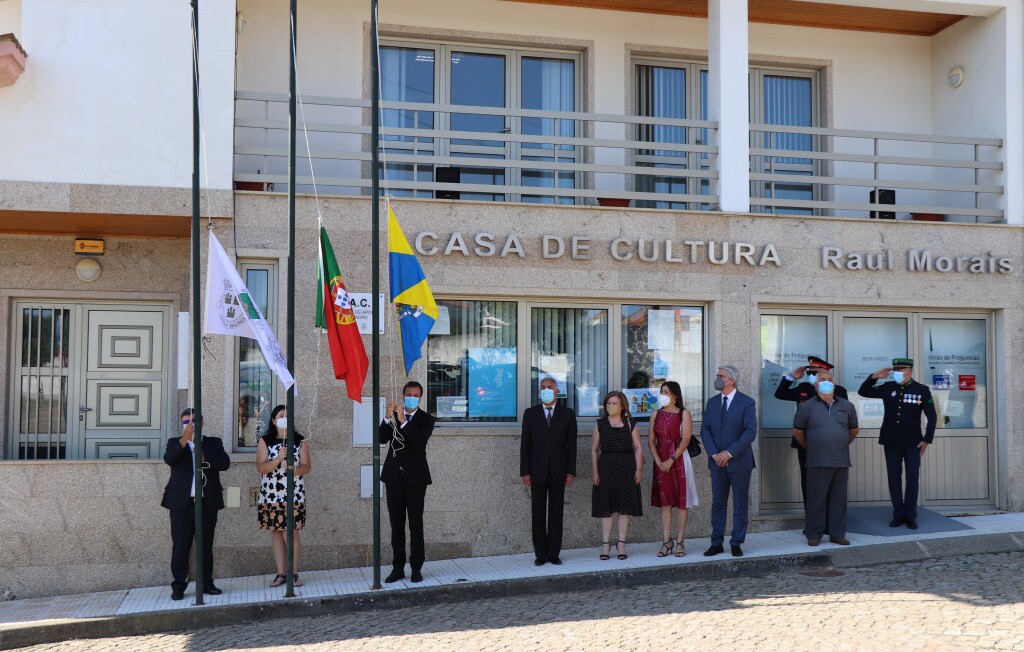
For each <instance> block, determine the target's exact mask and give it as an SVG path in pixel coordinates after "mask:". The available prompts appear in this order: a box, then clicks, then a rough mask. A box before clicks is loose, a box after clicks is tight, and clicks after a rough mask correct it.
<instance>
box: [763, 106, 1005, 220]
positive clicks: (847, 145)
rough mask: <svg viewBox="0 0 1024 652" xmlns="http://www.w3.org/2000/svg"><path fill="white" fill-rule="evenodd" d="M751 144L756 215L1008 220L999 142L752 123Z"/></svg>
mask: <svg viewBox="0 0 1024 652" xmlns="http://www.w3.org/2000/svg"><path fill="white" fill-rule="evenodd" d="M750 142H751V149H750V165H751V174H750V179H751V184H750V185H751V198H750V203H751V210H752V211H755V212H766V213H780V214H790V215H792V214H812V215H835V216H847V217H865V216H883V217H889V216H891V215H896V216H899V217H903V216H904V215H906V214H909V216H910V217H911V218H915V219H929V220H949V221H975V222H1000V221H1003V220H1005V214H1004V211H1003V209H1002V207H1001V196H1002V194H1003V185H1002V183H1003V175H1002V170H1003V164H1002V162H1000V160H999V158H1000V154H1001V149H1002V146H1003V141H1002V140H1001V139H998V138H971V137H962V136H937V135H931V134H908V133H894V132H879V131H859V130H852V129H826V128H821V127H791V126H782V125H767V124H752V125H750ZM876 198H877V199H878V201H876ZM890 199H891V200H892V202H891V203H888V202H886V203H883V201H882V200H890Z"/></svg>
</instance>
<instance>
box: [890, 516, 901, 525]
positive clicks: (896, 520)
mask: <svg viewBox="0 0 1024 652" xmlns="http://www.w3.org/2000/svg"><path fill="white" fill-rule="evenodd" d="M901 525H903V519H902V518H894V519H892V520H891V521H889V527H899V526H901Z"/></svg>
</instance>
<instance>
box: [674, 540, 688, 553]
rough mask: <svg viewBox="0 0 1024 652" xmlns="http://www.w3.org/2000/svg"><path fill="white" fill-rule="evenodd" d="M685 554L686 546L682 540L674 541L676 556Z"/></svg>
mask: <svg viewBox="0 0 1024 652" xmlns="http://www.w3.org/2000/svg"><path fill="white" fill-rule="evenodd" d="M685 556H686V547H685V546H683V542H682V541H679V542H677V543H676V557H685Z"/></svg>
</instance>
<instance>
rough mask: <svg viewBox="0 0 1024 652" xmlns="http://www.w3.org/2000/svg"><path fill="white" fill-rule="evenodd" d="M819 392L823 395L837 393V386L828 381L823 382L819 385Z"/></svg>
mask: <svg viewBox="0 0 1024 652" xmlns="http://www.w3.org/2000/svg"><path fill="white" fill-rule="evenodd" d="M818 391H819V392H821V393H822V394H831V393H832V392H834V391H836V386H835V385H834V384H833V383H832V382H830V381H828V380H823V381H821V382H820V383H818Z"/></svg>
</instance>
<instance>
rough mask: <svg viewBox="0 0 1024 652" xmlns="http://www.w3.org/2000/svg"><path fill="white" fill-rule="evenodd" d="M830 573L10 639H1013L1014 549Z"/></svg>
mask: <svg viewBox="0 0 1024 652" xmlns="http://www.w3.org/2000/svg"><path fill="white" fill-rule="evenodd" d="M831 573H833V574H834V576H826V577H822V576H811V575H805V574H801V573H800V572H796V571H792V572H787V573H777V574H774V575H768V576H764V577H741V578H733V579H726V580H717V581H713V582H672V581H666V583H664V584H661V585H656V586H637V587H630V588H616V589H607V590H601V591H581V592H573V593H552V594H550V595H545V596H522V597H512V598H497V599H487V600H478V601H475V602H470V603H457V604H438V605H435V606H431V607H417V608H407V609H396V610H393V611H377V612H361V613H354V614H350V615H340V616H329V617H320V618H301V617H300V618H288V619H268V620H266V621H265V622H261V623H256V624H246V625H225V626H222V627H216V628H212V629H205V630H197V631H194V632H177V633H169V634H153V635H149V636H138V637H122V638H108V639H100V640H91V641H68V642H64V643H60V644H55V645H46V646H36V647H30V648H22V649H24V650H60V651H62V652H107V651H110V650H146V651H153V652H157V651H164V650H182V651H188V652H193V651H194V652H206V651H210V650H260V651H265V650H303V651H306V650H388V651H389V652H390V651H398V650H410V651H415V652H429V651H434V650H436V651H444V652H451V651H454V650H472V651H477V650H481V651H484V650H487V651H491V650H493V651H503V652H504V651H517V652H518V651H520V650H522V651H529V650H567V651H568V650H572V651H574V652H578V651H580V650H602V651H604V650H652V651H665V652H668V651H672V652H675V651H678V650H710V649H717V650H728V651H730V652H733V651H739V650H758V651H759V652H762V651H769V650H785V651H796V650H813V651H814V652H823V651H826V650H872V651H875V650H899V651H900V652H910V651H913V650H956V649H964V650H966V649H970V650H1024V588H1022V585H1024V553H1020V552H1015V553H1004V554H996V555H973V556H966V557H957V558H945V559H940V560H931V561H920V562H910V563H900V564H886V565H882V566H872V567H865V568H856V569H847V570H845V571H832V572H831ZM666 579H667V580H668V579H669V578H666Z"/></svg>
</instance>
